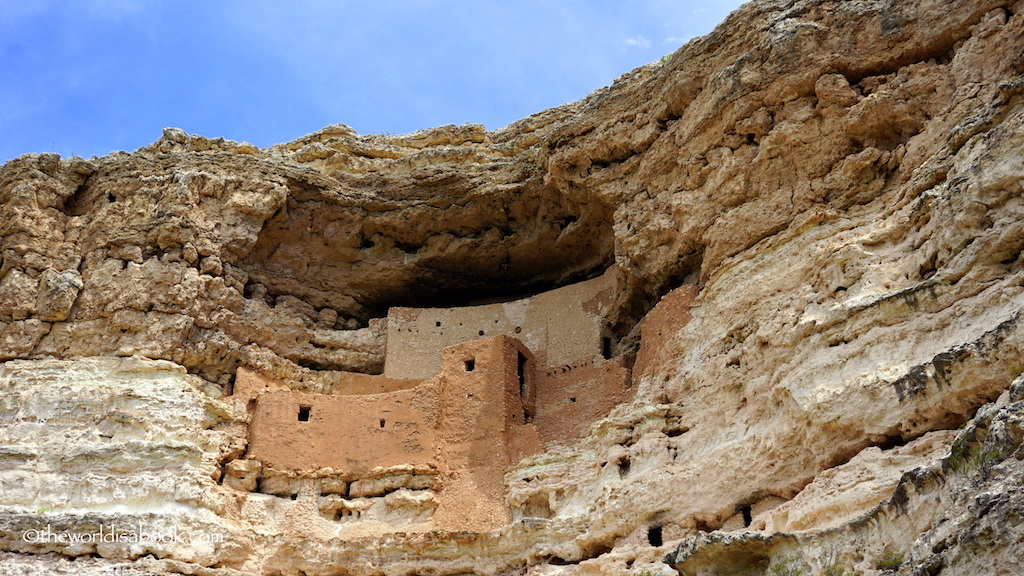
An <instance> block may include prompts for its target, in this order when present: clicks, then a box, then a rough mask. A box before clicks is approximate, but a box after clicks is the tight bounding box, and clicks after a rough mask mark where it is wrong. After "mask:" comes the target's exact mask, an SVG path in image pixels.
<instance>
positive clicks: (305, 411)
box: [299, 406, 313, 422]
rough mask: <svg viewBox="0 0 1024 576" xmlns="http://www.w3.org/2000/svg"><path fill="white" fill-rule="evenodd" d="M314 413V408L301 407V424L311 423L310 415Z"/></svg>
mask: <svg viewBox="0 0 1024 576" xmlns="http://www.w3.org/2000/svg"><path fill="white" fill-rule="evenodd" d="M312 412H313V407H312V406H299V422H309V415H310V414H311V413H312Z"/></svg>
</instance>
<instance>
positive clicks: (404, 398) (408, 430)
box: [249, 384, 438, 478]
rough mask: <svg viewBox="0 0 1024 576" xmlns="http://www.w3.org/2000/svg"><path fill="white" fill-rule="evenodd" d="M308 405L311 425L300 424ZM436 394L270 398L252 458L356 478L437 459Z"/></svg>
mask: <svg viewBox="0 0 1024 576" xmlns="http://www.w3.org/2000/svg"><path fill="white" fill-rule="evenodd" d="M303 406H304V407H308V409H309V421H307V422H300V421H299V419H298V416H299V410H300V408H301V407H303ZM437 413H438V408H437V392H436V389H435V387H434V386H433V385H430V384H423V385H421V386H419V387H417V388H414V389H412V390H402V391H398V392H388V393H385V394H375V395H364V396H332V395H325V394H315V393H311V392H299V391H273V392H264V393H263V394H262V395H260V396H259V398H258V403H257V406H256V409H255V412H254V413H253V415H252V420H251V423H250V428H249V429H250V434H249V458H253V459H256V460H259V461H261V462H263V463H264V464H265V465H267V466H269V467H272V468H275V469H279V470H312V469H317V468H335V469H338V470H339V471H342V472H344V473H345V474H346V475H351V476H353V477H356V478H358V477H364V476H367V475H368V474H369V473H370V471H371V470H372V469H373V468H374V467H375V466H396V465H399V464H428V463H432V462H434V461H435V460H436V458H435V451H434V448H435V446H436V437H435V433H434V428H435V425H436V415H437Z"/></svg>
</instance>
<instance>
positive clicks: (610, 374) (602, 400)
mask: <svg viewBox="0 0 1024 576" xmlns="http://www.w3.org/2000/svg"><path fill="white" fill-rule="evenodd" d="M537 380H538V387H537V413H536V418H535V419H534V423H535V424H536V426H537V431H538V432H539V434H540V438H541V440H542V441H543V442H544V445H545V446H547V447H548V448H550V447H551V446H553V445H556V444H560V445H569V444H571V443H573V442H574V441H576V440H577V439H579V438H581V437H583V435H584V434H585V433H586V431H587V429H588V428H589V427H590V425H591V424H593V423H594V422H596V421H598V420H600V419H601V418H604V417H605V416H607V415H608V414H609V413H610V412H611V411H612V409H613V408H615V407H616V406H618V405H619V404H622V403H623V402H625V401H627V400H629V399H630V398H631V397H632V395H633V392H634V390H633V388H632V387H631V381H630V369H629V367H628V366H627V360H626V359H625V358H622V357H618V358H613V359H611V360H604V359H601V358H599V359H597V360H590V361H581V362H577V363H574V364H570V365H567V366H557V367H547V368H546V369H545V370H544V371H543V372H541V373H540V374H538V375H537Z"/></svg>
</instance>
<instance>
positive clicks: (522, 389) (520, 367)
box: [516, 352, 527, 400]
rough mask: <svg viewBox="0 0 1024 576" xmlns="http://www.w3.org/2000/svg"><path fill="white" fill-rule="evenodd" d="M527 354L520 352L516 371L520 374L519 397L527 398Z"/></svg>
mask: <svg viewBox="0 0 1024 576" xmlns="http://www.w3.org/2000/svg"><path fill="white" fill-rule="evenodd" d="M526 361H527V360H526V356H524V355H523V353H522V352H519V362H518V364H517V365H516V373H517V374H518V375H519V398H520V399H522V400H526Z"/></svg>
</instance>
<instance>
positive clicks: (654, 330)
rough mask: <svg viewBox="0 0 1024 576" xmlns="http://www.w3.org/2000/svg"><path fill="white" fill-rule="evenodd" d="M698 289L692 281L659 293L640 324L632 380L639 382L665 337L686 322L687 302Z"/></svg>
mask: <svg viewBox="0 0 1024 576" xmlns="http://www.w3.org/2000/svg"><path fill="white" fill-rule="evenodd" d="M699 293H700V288H699V287H697V286H695V285H693V284H686V285H683V286H680V287H679V288H676V289H675V290H673V291H671V292H669V293H668V294H666V295H665V296H664V297H662V299H661V301H660V302H658V305H657V306H655V307H654V308H653V309H652V310H651V311H650V312H648V313H647V316H645V317H644V324H643V326H642V327H641V328H640V351H639V352H637V355H636V365H635V366H634V367H633V382H635V383H636V382H639V381H640V379H641V378H643V377H644V376H646V375H647V373H648V372H649V370H650V369H651V367H652V363H653V362H655V361H656V359H657V358H658V357H660V356H661V350H662V348H663V347H664V346H665V343H666V342H667V341H668V339H670V338H672V337H673V336H675V334H676V332H678V331H679V330H681V329H682V328H683V327H684V326H686V325H687V324H688V323H689V322H690V319H691V316H690V305H691V304H693V301H694V299H695V298H697V294H699Z"/></svg>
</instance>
